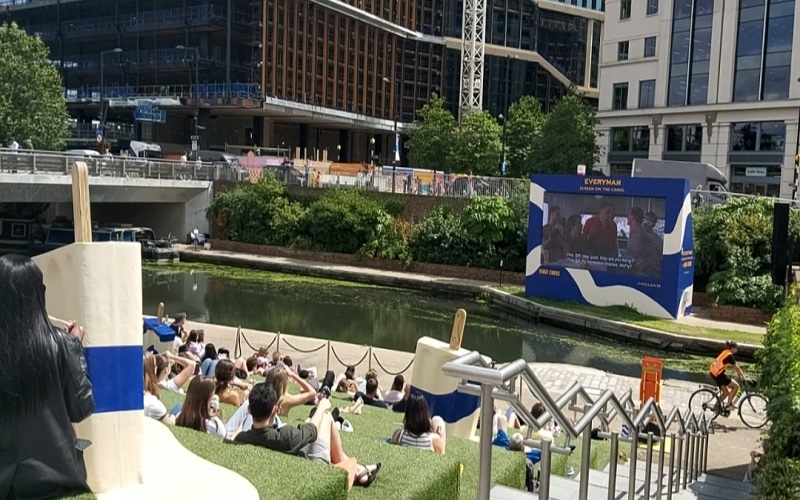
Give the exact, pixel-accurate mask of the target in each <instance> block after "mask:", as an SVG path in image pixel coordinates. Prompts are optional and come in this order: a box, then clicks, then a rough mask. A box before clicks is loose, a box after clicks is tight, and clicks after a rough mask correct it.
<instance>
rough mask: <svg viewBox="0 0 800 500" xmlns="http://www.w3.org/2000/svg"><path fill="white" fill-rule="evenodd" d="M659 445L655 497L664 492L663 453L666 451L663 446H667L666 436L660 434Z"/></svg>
mask: <svg viewBox="0 0 800 500" xmlns="http://www.w3.org/2000/svg"><path fill="white" fill-rule="evenodd" d="M659 443H660V446H659V448H658V484H656V498H661V495H663V494H664V458H665V456H664V454H665V453H666V450H665V448H666V447H667V444H666V443H667V438H666V437H665V436H661V441H659Z"/></svg>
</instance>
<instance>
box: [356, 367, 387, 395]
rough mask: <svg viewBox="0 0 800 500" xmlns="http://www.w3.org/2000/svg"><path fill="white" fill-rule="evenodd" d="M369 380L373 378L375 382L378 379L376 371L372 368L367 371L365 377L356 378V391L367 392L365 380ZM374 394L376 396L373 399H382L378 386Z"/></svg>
mask: <svg viewBox="0 0 800 500" xmlns="http://www.w3.org/2000/svg"><path fill="white" fill-rule="evenodd" d="M370 380H375V381H376V382H377V381H378V372H377V371H375V369H374V368H371V369H370V370H369V371H368V372H367V376H366V378H359V379H356V382H357V383H358V391H359V392H363V393H364V394H368V393H369V391H368V390H367V382H369V381H370ZM374 394H375V396H376V397H375V398H374V399H380V400H383V394H382V393H381V388H380V386H378V388H377V390H376V392H375V393H374Z"/></svg>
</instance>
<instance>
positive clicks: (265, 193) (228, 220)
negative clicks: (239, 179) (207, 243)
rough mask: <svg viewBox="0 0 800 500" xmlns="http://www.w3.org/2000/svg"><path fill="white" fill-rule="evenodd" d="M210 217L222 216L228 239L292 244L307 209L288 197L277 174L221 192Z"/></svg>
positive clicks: (215, 200)
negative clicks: (277, 178) (275, 176)
mask: <svg viewBox="0 0 800 500" xmlns="http://www.w3.org/2000/svg"><path fill="white" fill-rule="evenodd" d="M206 215H207V216H208V218H209V219H216V218H217V217H221V218H222V220H223V223H224V225H225V234H226V236H227V237H228V238H230V239H232V240H235V241H241V242H244V243H255V244H261V245H291V244H292V243H293V242H294V240H295V238H296V237H297V236H298V234H299V230H300V228H301V227H302V224H303V221H304V219H305V217H306V210H305V209H304V208H303V207H302V206H301V205H300V204H299V203H296V202H290V201H289V200H288V199H287V198H286V190H285V189H284V187H283V185H281V184H280V183H279V182H278V181H277V180H276V179H275V178H274V177H272V176H265V177H262V178H261V179H260V180H259V181H258V182H255V183H247V184H241V185H239V186H237V187H236V188H234V189H231V190H230V191H226V192H224V193H221V194H219V195H217V196H216V197H215V198H214V200H213V201H212V202H211V205H210V206H209V207H208V210H207V212H206Z"/></svg>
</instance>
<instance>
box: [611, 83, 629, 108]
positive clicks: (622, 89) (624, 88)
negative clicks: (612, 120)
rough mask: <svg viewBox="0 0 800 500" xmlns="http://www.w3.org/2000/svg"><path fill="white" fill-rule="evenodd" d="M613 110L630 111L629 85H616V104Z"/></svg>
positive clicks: (613, 104)
mask: <svg viewBox="0 0 800 500" xmlns="http://www.w3.org/2000/svg"><path fill="white" fill-rule="evenodd" d="M612 109H628V84H627V83H615V84H614V102H613V103H612Z"/></svg>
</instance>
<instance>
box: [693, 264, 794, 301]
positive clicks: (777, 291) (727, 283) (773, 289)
mask: <svg viewBox="0 0 800 500" xmlns="http://www.w3.org/2000/svg"><path fill="white" fill-rule="evenodd" d="M707 290H708V292H709V293H710V294H712V295H713V296H714V299H715V300H716V301H717V303H718V304H724V305H729V306H742V307H758V308H760V309H763V310H765V311H774V310H775V309H777V308H778V307H780V305H781V304H782V303H783V288H781V287H779V286H775V285H773V284H772V278H771V277H770V276H769V275H765V274H762V275H760V276H740V275H738V274H737V273H736V271H733V270H731V269H727V270H725V271H720V272H718V273H714V275H713V276H712V277H711V281H710V282H709V283H708V288H707Z"/></svg>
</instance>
